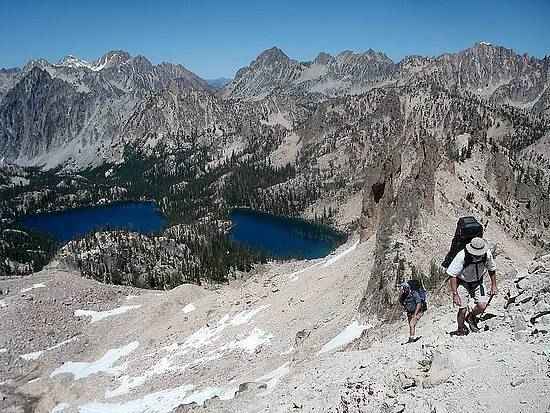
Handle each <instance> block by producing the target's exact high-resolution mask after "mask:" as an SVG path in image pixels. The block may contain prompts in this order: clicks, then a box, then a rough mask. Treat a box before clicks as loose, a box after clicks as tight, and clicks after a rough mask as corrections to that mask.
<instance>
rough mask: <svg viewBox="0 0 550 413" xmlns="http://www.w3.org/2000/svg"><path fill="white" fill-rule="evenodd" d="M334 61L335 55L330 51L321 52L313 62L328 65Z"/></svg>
mask: <svg viewBox="0 0 550 413" xmlns="http://www.w3.org/2000/svg"><path fill="white" fill-rule="evenodd" d="M333 61H334V57H333V56H332V55H330V54H328V53H325V52H321V53H319V54H318V55H317V57H316V58H315V60H314V61H313V63H315V64H318V65H327V64H329V63H332V62H333Z"/></svg>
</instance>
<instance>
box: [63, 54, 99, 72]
mask: <svg viewBox="0 0 550 413" xmlns="http://www.w3.org/2000/svg"><path fill="white" fill-rule="evenodd" d="M58 66H65V67H72V68H74V69H80V68H82V67H85V68H87V69H90V70H93V65H92V64H90V63H89V62H87V61H86V60H83V59H80V58H78V57H75V56H73V55H68V56H65V57H64V58H63V59H62V60H61V61H60V62H59V63H58Z"/></svg>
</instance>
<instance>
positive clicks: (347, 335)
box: [319, 320, 369, 354]
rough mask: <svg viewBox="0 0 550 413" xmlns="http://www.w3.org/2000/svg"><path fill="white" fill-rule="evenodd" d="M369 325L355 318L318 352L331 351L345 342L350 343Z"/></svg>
mask: <svg viewBox="0 0 550 413" xmlns="http://www.w3.org/2000/svg"><path fill="white" fill-rule="evenodd" d="M368 327H369V326H368V325H361V324H359V322H358V321H357V320H355V321H354V322H353V323H351V324H350V325H349V326H347V327H346V328H345V329H344V330H343V331H342V332H341V333H340V334H338V335H337V336H336V337H334V338H333V339H332V340H330V341H329V342H328V343H327V344H325V345H324V346H323V348H322V349H321V351H319V354H321V353H326V352H329V351H332V350H334V349H336V348H338V347H342V346H344V345H346V344H349V343H351V342H352V341H353V340H355V339H356V338H358V337H359V336H361V334H362V333H363V331H365V330H366V329H367V328H368Z"/></svg>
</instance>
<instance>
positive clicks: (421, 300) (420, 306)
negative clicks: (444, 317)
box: [399, 280, 428, 343]
mask: <svg viewBox="0 0 550 413" xmlns="http://www.w3.org/2000/svg"><path fill="white" fill-rule="evenodd" d="M399 302H400V303H401V305H402V306H403V307H404V308H405V311H406V312H407V320H408V321H409V341H407V343H414V342H416V341H418V340H419V339H420V337H416V323H417V322H418V320H420V318H421V317H422V316H423V315H424V312H425V311H426V310H427V308H428V306H427V304H426V290H425V289H424V288H423V287H422V284H420V282H418V281H417V280H409V281H407V282H404V283H403V284H401V294H400V296H399Z"/></svg>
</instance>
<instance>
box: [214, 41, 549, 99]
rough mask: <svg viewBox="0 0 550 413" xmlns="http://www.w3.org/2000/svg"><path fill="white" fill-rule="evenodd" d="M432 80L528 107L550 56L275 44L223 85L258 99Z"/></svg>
mask: <svg viewBox="0 0 550 413" xmlns="http://www.w3.org/2000/svg"><path fill="white" fill-rule="evenodd" d="M418 82H421V83H426V82H429V83H433V84H437V85H439V86H440V87H443V88H445V89H451V88H458V89H460V90H466V91H469V92H472V93H474V94H476V95H479V96H482V97H484V98H487V99H489V100H491V101H492V102H494V103H498V104H502V103H504V104H511V105H515V106H521V107H527V108H531V107H533V106H534V105H536V102H537V101H538V100H539V98H540V97H541V96H542V95H543V94H544V92H545V90H546V89H547V88H548V86H549V85H550V58H548V57H546V58H544V59H537V58H535V57H529V56H527V55H519V54H516V53H515V52H514V51H513V50H512V49H506V48H504V47H500V46H493V45H491V44H488V43H484V42H481V43H477V44H475V45H474V46H473V47H471V48H469V49H466V50H463V51H460V52H458V53H448V54H444V55H441V56H439V57H436V58H431V57H421V56H409V57H406V58H404V59H403V60H402V61H401V62H399V63H394V62H393V61H392V60H391V59H390V58H388V57H387V56H386V55H385V54H383V53H379V52H375V51H373V50H371V49H369V50H368V51H367V52H365V53H353V52H350V51H344V52H342V53H340V54H338V55H336V56H331V55H329V54H327V53H320V54H319V55H318V56H317V58H316V59H315V60H314V61H313V62H297V61H296V60H292V59H290V58H289V57H288V56H286V55H285V54H284V52H283V51H281V50H280V49H278V48H272V49H269V50H266V51H264V52H263V53H261V54H260V55H259V56H258V58H257V59H256V60H254V61H253V62H252V63H251V64H250V65H249V66H247V67H244V68H242V69H240V70H239V71H238V72H237V74H236V76H235V79H233V81H232V82H231V83H229V84H228V85H227V86H226V87H225V89H224V96H226V97H228V98H249V99H258V98H262V97H265V96H267V95H269V94H270V93H308V94H313V93H321V94H323V95H326V96H343V95H348V94H360V93H363V92H365V91H367V90H368V89H370V88H372V87H381V86H386V85H388V86H389V85H405V84H411V85H414V84H416V83H418Z"/></svg>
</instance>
